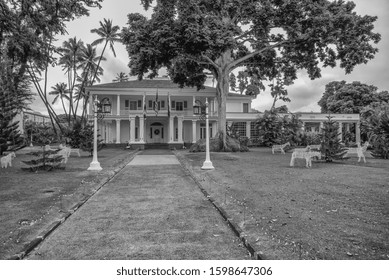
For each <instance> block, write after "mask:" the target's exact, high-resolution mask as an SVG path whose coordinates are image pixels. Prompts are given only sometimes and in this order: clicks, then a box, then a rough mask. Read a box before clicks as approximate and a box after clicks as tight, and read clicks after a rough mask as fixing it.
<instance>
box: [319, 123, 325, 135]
mask: <svg viewBox="0 0 389 280" xmlns="http://www.w3.org/2000/svg"><path fill="white" fill-rule="evenodd" d="M323 128H324V123H323V122H320V127H319V132H320V133H322V131H323Z"/></svg>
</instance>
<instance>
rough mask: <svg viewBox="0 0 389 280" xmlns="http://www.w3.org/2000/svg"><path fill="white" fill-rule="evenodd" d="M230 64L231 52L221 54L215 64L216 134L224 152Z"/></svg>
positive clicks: (225, 146)
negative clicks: (216, 66)
mask: <svg viewBox="0 0 389 280" xmlns="http://www.w3.org/2000/svg"><path fill="white" fill-rule="evenodd" d="M231 62H232V57H231V50H228V51H226V52H225V53H223V55H222V56H221V57H219V58H218V59H217V60H216V61H215V63H216V64H217V65H218V66H219V67H218V69H217V85H216V93H217V100H218V133H219V135H220V137H221V140H222V150H226V148H227V140H226V139H227V137H226V136H227V129H226V124H227V116H226V113H227V110H226V104H227V95H228V92H229V88H230V82H229V74H230V71H229V64H230V63H231Z"/></svg>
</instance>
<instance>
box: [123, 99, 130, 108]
mask: <svg viewBox="0 0 389 280" xmlns="http://www.w3.org/2000/svg"><path fill="white" fill-rule="evenodd" d="M124 107H125V108H126V109H128V107H130V100H124Z"/></svg>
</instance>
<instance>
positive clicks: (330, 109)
mask: <svg viewBox="0 0 389 280" xmlns="http://www.w3.org/2000/svg"><path fill="white" fill-rule="evenodd" d="M388 102H389V93H388V92H387V91H382V92H377V87H375V86H372V85H366V84H362V83H361V82H352V83H346V82H345V81H340V82H338V81H334V82H331V83H329V84H327V85H326V87H325V92H324V93H323V96H322V98H321V99H320V101H319V102H318V104H319V106H320V107H321V111H322V112H323V113H343V114H359V113H361V112H362V111H363V110H364V108H366V107H367V106H370V105H373V106H377V104H379V103H388Z"/></svg>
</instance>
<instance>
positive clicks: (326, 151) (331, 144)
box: [320, 116, 347, 162]
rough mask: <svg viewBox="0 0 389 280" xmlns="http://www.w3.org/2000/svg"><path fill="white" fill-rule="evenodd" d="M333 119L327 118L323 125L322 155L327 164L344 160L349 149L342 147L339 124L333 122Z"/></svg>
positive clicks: (321, 135) (321, 134)
mask: <svg viewBox="0 0 389 280" xmlns="http://www.w3.org/2000/svg"><path fill="white" fill-rule="evenodd" d="M332 118H333V117H331V116H327V119H328V120H327V121H325V122H324V123H323V125H324V126H323V129H322V132H321V133H320V137H321V153H322V154H323V155H324V158H325V160H326V162H332V161H333V160H337V159H343V158H344V156H345V154H346V153H347V149H346V148H345V147H344V146H343V145H342V143H341V139H340V137H339V136H340V133H339V130H338V129H339V124H338V123H337V122H336V121H334V120H332Z"/></svg>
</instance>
